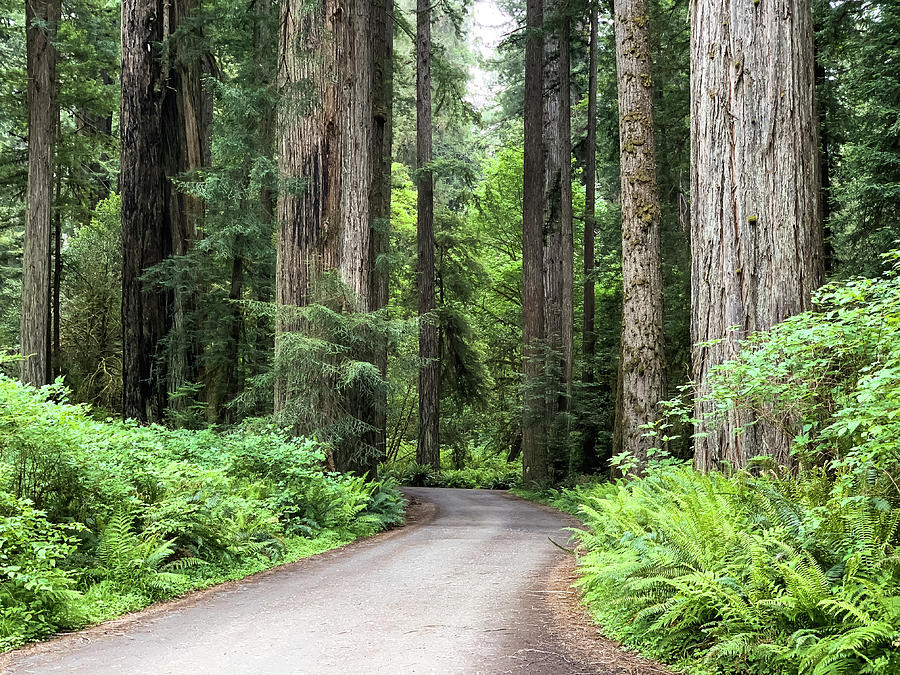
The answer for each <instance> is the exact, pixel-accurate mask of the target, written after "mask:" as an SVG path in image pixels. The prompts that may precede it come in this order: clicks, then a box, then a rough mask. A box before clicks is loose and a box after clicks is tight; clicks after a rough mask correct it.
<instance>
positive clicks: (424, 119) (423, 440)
mask: <svg viewBox="0 0 900 675" xmlns="http://www.w3.org/2000/svg"><path fill="white" fill-rule="evenodd" d="M416 7H417V9H416V157H417V159H416V166H417V167H418V170H419V173H418V180H417V186H418V202H417V203H418V210H417V217H416V241H417V246H418V261H417V267H416V278H417V280H418V292H419V443H418V446H417V448H416V461H417V462H418V463H419V464H427V465H429V466H432V467H434V468H435V469H440V468H441V446H440V436H439V430H440V373H441V367H440V351H439V349H440V345H439V344H438V331H437V317H436V316H435V312H434V310H435V304H434V175H433V174H432V173H431V169H430V168H429V167H428V164H429V163H430V162H431V160H432V154H431V153H432V147H431V134H432V127H431V1H430V0H418V2H417V5H416Z"/></svg>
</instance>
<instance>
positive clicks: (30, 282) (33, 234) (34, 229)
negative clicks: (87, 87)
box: [19, 0, 61, 387]
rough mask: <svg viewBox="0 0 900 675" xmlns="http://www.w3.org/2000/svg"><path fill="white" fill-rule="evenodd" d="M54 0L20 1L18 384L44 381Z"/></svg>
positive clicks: (53, 101)
mask: <svg viewBox="0 0 900 675" xmlns="http://www.w3.org/2000/svg"><path fill="white" fill-rule="evenodd" d="M60 11H61V10H60V1H59V0H26V2H25V22H26V29H25V44H26V47H25V49H26V69H27V73H28V88H27V92H26V98H27V105H28V186H27V195H26V208H25V246H24V252H23V261H22V315H21V320H20V326H19V328H20V333H19V344H20V349H21V352H22V355H23V356H24V357H25V359H24V360H23V361H22V362H21V365H20V370H19V375H20V377H21V379H22V382H24V383H26V384H32V385H34V386H37V387H39V386H41V385H44V384H47V383H48V382H50V376H51V372H50V371H51V367H50V358H49V354H50V275H51V272H50V261H51V254H50V239H51V236H50V232H51V220H52V217H51V212H52V207H53V150H54V143H55V140H56V126H57V115H56V94H57V89H58V81H57V75H56V61H57V52H56V47H55V46H54V45H53V39H54V37H55V36H56V28H57V26H58V24H59V20H60Z"/></svg>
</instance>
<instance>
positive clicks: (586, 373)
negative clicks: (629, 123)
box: [581, 5, 598, 469]
mask: <svg viewBox="0 0 900 675" xmlns="http://www.w3.org/2000/svg"><path fill="white" fill-rule="evenodd" d="M590 13H591V16H590V42H589V43H588V112H587V139H586V144H587V148H586V152H585V160H584V319H583V326H582V334H581V348H582V374H581V382H582V384H583V385H584V386H585V389H586V390H588V391H589V390H590V388H591V385H593V383H594V358H595V354H596V344H597V335H596V333H595V332H594V322H595V316H594V314H595V304H596V298H595V294H594V258H595V255H596V254H595V251H594V229H595V228H596V225H597V72H598V67H597V37H598V14H597V10H596V8H595V7H593V5H592V6H591V8H590ZM596 442H597V429H596V426H595V425H594V424H593V423H592V422H591V421H587V422H586V425H585V429H584V436H583V439H582V452H581V454H582V467H581V468H582V469H585V468H592V467H593V466H594V452H595V446H596Z"/></svg>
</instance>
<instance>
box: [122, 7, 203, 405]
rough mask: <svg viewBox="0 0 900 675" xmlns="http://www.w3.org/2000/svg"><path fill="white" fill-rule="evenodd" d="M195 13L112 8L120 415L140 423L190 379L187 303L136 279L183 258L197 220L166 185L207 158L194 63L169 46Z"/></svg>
mask: <svg viewBox="0 0 900 675" xmlns="http://www.w3.org/2000/svg"><path fill="white" fill-rule="evenodd" d="M195 9H196V3H195V2H194V1H193V0H179V1H176V2H164V1H163V0H154V1H152V2H137V1H136V0H125V2H123V4H122V76H121V80H122V103H121V122H120V127H121V146H122V148H121V152H122V156H121V173H120V190H121V193H122V247H123V269H122V346H123V373H122V375H123V386H122V391H123V401H122V412H123V415H124V416H125V417H132V418H135V419H139V420H141V421H145V422H152V421H158V420H160V419H161V418H162V415H163V411H164V410H165V407H166V404H167V393H168V392H169V391H174V390H175V389H176V388H177V387H179V386H181V384H184V383H185V382H187V381H189V380H192V379H195V378H194V377H193V374H194V370H193V368H194V361H195V358H194V354H193V353H192V349H191V347H190V345H189V339H188V337H187V335H186V332H187V329H186V326H185V321H186V314H187V313H189V312H190V310H191V309H192V303H193V300H192V299H191V298H190V296H189V294H187V293H186V292H184V291H181V290H178V291H174V292H173V291H172V290H167V289H165V288H163V287H161V285H160V284H154V283H152V282H148V281H146V280H145V279H142V278H141V277H143V276H144V275H145V274H146V272H147V271H148V270H149V269H150V268H152V267H154V266H155V265H158V264H159V263H161V262H163V261H164V260H165V259H166V258H168V257H169V256H171V255H173V254H175V255H183V254H185V253H187V252H188V250H189V249H190V247H191V244H192V242H193V240H194V238H195V232H196V224H197V219H198V218H199V215H200V213H201V212H202V206H201V204H200V202H199V200H197V199H195V198H193V197H189V196H187V195H184V194H182V193H180V192H178V191H177V190H176V189H175V187H174V185H173V184H172V180H171V179H172V178H175V177H177V176H179V175H181V174H183V173H184V172H187V171H192V170H196V169H198V168H200V167H201V166H203V165H204V164H206V163H207V162H208V156H209V149H208V136H207V129H208V122H209V120H208V106H207V105H205V104H204V101H203V99H204V95H203V93H202V91H201V79H202V75H203V67H202V64H201V61H200V60H199V58H198V57H197V56H196V52H195V50H194V49H193V48H192V47H191V46H185V45H183V44H180V42H179V41H180V40H181V41H183V40H185V39H187V38H186V37H185V36H182V37H181V38H179V40H170V38H171V36H172V35H173V34H175V32H176V31H177V29H178V27H179V25H180V24H181V23H183V22H184V21H185V19H186V18H187V17H188V16H189V15H190V14H191V13H192V12H193V11H194V10H195ZM164 45H165V49H163V46H164ZM177 282H178V280H176V283H175V284H174V285H175V286H176V287H178V286H182V285H183V284H180V283H177ZM166 336H169V337H170V338H171V339H170V343H171V344H170V345H169V352H168V359H166V358H164V356H165V355H164V353H163V351H162V350H163V346H162V340H163V338H165V337H166Z"/></svg>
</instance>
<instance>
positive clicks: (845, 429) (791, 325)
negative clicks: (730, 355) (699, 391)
mask: <svg viewBox="0 0 900 675" xmlns="http://www.w3.org/2000/svg"><path fill="white" fill-rule="evenodd" d="M889 257H890V258H891V259H892V260H894V268H893V269H892V270H891V271H890V272H888V273H887V274H886V275H884V276H883V277H881V278H879V279H856V280H852V281H849V282H844V283H835V284H830V285H828V286H825V287H824V288H822V289H821V290H820V291H819V293H818V295H817V299H816V304H817V309H816V311H813V312H808V313H805V314H801V315H798V316H794V317H791V318H790V319H788V320H786V321H784V322H783V323H781V324H779V325H777V326H775V327H774V328H773V329H772V330H770V331H767V332H765V333H758V334H756V335H753V336H751V337H750V338H749V339H748V340H746V341H745V342H744V344H743V346H742V349H741V351H740V353H739V356H738V358H737V359H736V360H735V361H733V362H731V363H729V364H727V365H726V366H724V367H722V368H721V369H720V370H719V372H718V373H717V374H716V376H715V378H714V382H713V388H712V392H711V394H710V396H711V398H712V400H713V401H715V402H716V403H717V405H718V408H719V414H725V413H727V411H728V410H729V409H731V408H734V407H740V408H743V409H750V410H752V411H753V412H754V413H755V414H756V415H758V416H759V417H760V418H761V419H763V420H765V421H767V422H768V423H770V424H775V425H778V426H779V427H780V428H782V429H783V430H784V431H785V433H787V434H790V435H795V436H796V438H795V442H794V453H795V455H796V456H797V457H798V459H799V460H800V461H801V462H802V463H804V464H805V465H808V466H813V465H816V466H821V465H825V466H828V467H829V468H830V469H832V470H834V471H839V472H841V474H842V475H844V474H846V475H849V476H851V477H852V478H853V479H854V480H855V479H856V472H860V471H861V472H866V473H867V474H868V473H870V472H874V474H875V475H874V476H873V478H872V480H874V481H878V482H887V481H888V479H889V478H890V477H891V476H895V475H897V474H898V469H900V406H898V403H900V331H898V327H900V263H898V262H897V260H898V254H897V253H894V254H891V255H890V256H889ZM761 454H762V453H761Z"/></svg>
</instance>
